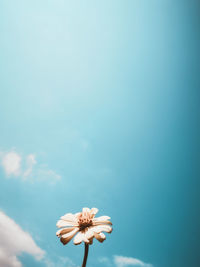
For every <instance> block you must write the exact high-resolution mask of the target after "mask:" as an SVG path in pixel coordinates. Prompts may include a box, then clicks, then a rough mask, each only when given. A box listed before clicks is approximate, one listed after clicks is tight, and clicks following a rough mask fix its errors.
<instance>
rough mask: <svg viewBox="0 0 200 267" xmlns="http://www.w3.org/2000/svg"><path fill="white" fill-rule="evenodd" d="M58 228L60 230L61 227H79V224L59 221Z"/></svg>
mask: <svg viewBox="0 0 200 267" xmlns="http://www.w3.org/2000/svg"><path fill="white" fill-rule="evenodd" d="M56 226H57V227H58V228H61V227H66V226H78V224H77V223H75V222H69V221H64V220H59V221H58V222H57V224H56Z"/></svg>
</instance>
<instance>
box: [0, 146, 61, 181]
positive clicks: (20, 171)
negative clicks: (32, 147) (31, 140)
mask: <svg viewBox="0 0 200 267" xmlns="http://www.w3.org/2000/svg"><path fill="white" fill-rule="evenodd" d="M1 166H2V167H3V169H4V172H5V174H6V176H7V177H15V178H21V179H23V180H31V181H36V180H37V181H38V180H39V181H48V182H50V183H55V182H56V181H58V180H60V179H61V176H60V175H58V174H57V173H56V172H55V171H53V170H51V169H49V168H48V166H47V165H46V164H38V163H37V161H36V158H35V155H34V154H29V155H27V156H25V157H24V156H22V155H20V154H19V153H17V152H15V151H10V152H1Z"/></svg>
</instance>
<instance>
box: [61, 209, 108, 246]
mask: <svg viewBox="0 0 200 267" xmlns="http://www.w3.org/2000/svg"><path fill="white" fill-rule="evenodd" d="M97 212H98V209H97V208H92V209H89V208H83V210H82V212H78V213H76V214H72V213H67V214H65V215H64V216H62V217H61V218H60V220H59V221H58V222H57V224H56V226H57V227H58V228H62V229H60V230H58V231H57V233H56V235H57V236H58V237H60V241H61V242H62V243H63V244H64V245H66V244H67V243H68V242H69V241H70V240H71V239H72V238H73V237H74V236H75V235H76V234H77V235H76V236H75V238H74V244H75V245H79V244H81V242H82V241H84V242H85V243H86V244H92V242H93V238H94V237H95V238H96V239H97V240H98V241H99V242H103V241H104V240H105V239H106V236H105V235H104V234H103V233H102V232H107V233H111V232H112V227H111V226H110V225H112V223H111V222H110V221H109V219H110V217H108V216H101V217H98V218H95V215H96V214H97Z"/></svg>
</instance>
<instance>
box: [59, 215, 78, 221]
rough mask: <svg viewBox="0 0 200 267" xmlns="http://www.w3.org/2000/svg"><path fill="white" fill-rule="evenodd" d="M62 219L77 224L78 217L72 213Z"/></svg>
mask: <svg viewBox="0 0 200 267" xmlns="http://www.w3.org/2000/svg"><path fill="white" fill-rule="evenodd" d="M60 218H61V219H62V220H64V221H69V222H77V219H76V216H75V215H74V214H72V213H66V214H65V215H64V216H62V217H60Z"/></svg>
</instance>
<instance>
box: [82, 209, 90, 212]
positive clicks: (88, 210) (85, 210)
mask: <svg viewBox="0 0 200 267" xmlns="http://www.w3.org/2000/svg"><path fill="white" fill-rule="evenodd" d="M82 212H83V213H84V212H90V209H89V208H83V210H82Z"/></svg>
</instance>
